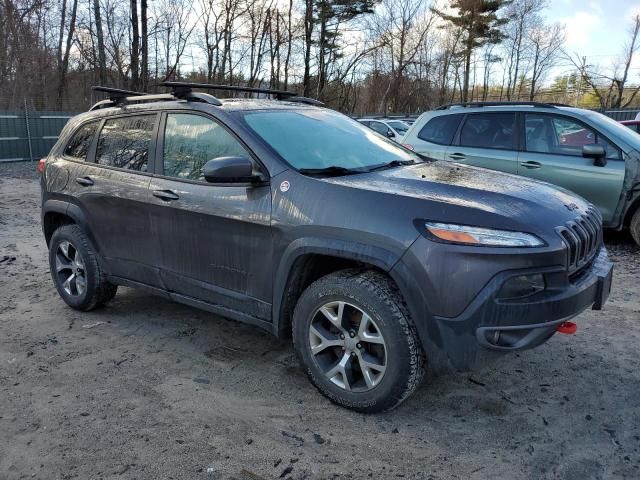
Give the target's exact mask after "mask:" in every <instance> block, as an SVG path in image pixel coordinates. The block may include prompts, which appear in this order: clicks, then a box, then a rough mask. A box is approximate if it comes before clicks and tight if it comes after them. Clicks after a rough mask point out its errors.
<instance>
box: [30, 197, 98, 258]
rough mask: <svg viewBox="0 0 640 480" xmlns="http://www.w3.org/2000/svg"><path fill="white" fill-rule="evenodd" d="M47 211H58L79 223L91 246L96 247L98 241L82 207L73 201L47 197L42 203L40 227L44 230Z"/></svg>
mask: <svg viewBox="0 0 640 480" xmlns="http://www.w3.org/2000/svg"><path fill="white" fill-rule="evenodd" d="M47 213H60V214H62V215H65V216H67V217H69V218H70V219H71V220H73V222H74V223H75V224H77V225H79V226H80V227H81V228H82V229H83V230H84V232H85V233H86V234H87V236H88V237H89V240H91V243H92V244H93V248H94V249H97V246H98V243H97V242H96V239H95V238H94V237H93V234H92V233H91V229H90V228H88V224H87V218H86V215H85V213H84V212H83V211H82V209H81V208H80V207H79V206H78V205H76V204H75V203H71V202H68V201H65V200H57V199H48V200H45V202H44V203H43V204H42V228H43V231H44V218H45V216H46V215H47Z"/></svg>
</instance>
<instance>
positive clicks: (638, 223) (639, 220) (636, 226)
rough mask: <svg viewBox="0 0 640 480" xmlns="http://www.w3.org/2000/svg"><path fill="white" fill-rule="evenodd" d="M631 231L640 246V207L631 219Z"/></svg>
mask: <svg viewBox="0 0 640 480" xmlns="http://www.w3.org/2000/svg"><path fill="white" fill-rule="evenodd" d="M629 230H631V236H632V237H633V239H634V240H635V241H636V243H637V244H638V245H640V207H638V208H637V209H636V211H635V213H634V214H633V217H631V223H630V224H629Z"/></svg>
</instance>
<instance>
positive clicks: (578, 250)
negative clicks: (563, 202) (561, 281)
mask: <svg viewBox="0 0 640 480" xmlns="http://www.w3.org/2000/svg"><path fill="white" fill-rule="evenodd" d="M558 233H559V234H560V236H561V237H562V240H563V241H564V243H565V244H566V246H567V251H568V256H567V267H568V269H569V274H574V273H576V272H578V271H579V270H582V269H583V268H585V267H586V266H588V265H589V264H590V263H591V261H592V260H593V258H594V257H595V255H596V253H597V251H598V249H599V248H600V244H601V243H602V216H601V215H600V212H599V211H598V210H596V209H595V208H589V209H588V210H587V212H586V213H585V214H583V215H580V216H579V217H578V218H576V219H575V220H572V221H570V222H567V224H566V225H565V226H564V227H559V228H558Z"/></svg>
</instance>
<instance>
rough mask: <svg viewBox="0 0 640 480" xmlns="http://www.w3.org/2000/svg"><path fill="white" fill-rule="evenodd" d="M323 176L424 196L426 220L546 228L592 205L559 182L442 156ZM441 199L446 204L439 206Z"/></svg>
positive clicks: (362, 186)
mask: <svg viewBox="0 0 640 480" xmlns="http://www.w3.org/2000/svg"><path fill="white" fill-rule="evenodd" d="M326 181H328V182H332V183H335V184H341V185H344V186H349V187H352V188H358V189H364V190H369V191H376V192H381V193H386V194H390V195H399V196H403V197H411V198H415V199H420V200H426V201H428V202H429V203H430V204H431V205H429V207H427V206H426V204H425V209H424V210H425V213H424V218H428V219H430V220H437V221H445V222H446V221H450V222H461V223H465V224H477V225H487V226H494V227H503V228H512V229H513V228H525V227H527V226H535V225H538V226H540V227H546V228H542V229H543V230H548V227H549V226H550V222H551V223H552V224H553V226H554V227H555V226H559V225H563V224H565V223H566V222H568V221H570V220H573V219H575V218H576V217H577V216H579V215H581V214H584V213H586V211H587V210H588V209H589V208H593V207H591V205H590V204H589V203H588V202H587V201H586V200H584V199H582V198H581V197H579V196H577V195H575V194H573V193H571V192H569V191H568V190H565V189H563V188H561V187H556V186H554V185H550V184H547V183H543V182H539V181H536V180H529V179H526V178H524V177H519V176H517V175H511V174H507V173H502V172H496V171H494V170H487V169H484V168H478V167H470V166H466V165H459V164H455V163H449V162H442V161H435V162H429V163H421V164H418V165H410V166H407V167H399V168H390V169H387V170H381V171H377V172H371V173H366V174H361V175H352V176H345V177H333V178H328V179H326ZM444 204H446V205H447V206H448V208H446V209H445V208H437V207H438V205H440V206H444ZM452 207H453V208H452ZM456 207H458V208H456ZM469 209H472V210H475V212H474V215H473V216H469ZM457 217H463V218H464V219H466V221H463V220H460V218H457ZM492 219H493V220H492ZM476 220H477V222H476ZM505 221H507V222H506V224H505ZM529 230H530V229H529Z"/></svg>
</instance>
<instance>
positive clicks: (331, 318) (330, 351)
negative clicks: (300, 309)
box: [309, 301, 387, 392]
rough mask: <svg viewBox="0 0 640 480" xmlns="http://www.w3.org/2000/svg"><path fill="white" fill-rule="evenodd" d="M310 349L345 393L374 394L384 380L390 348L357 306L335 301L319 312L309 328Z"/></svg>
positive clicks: (317, 311) (315, 313) (331, 380)
mask: <svg viewBox="0 0 640 480" xmlns="http://www.w3.org/2000/svg"><path fill="white" fill-rule="evenodd" d="M309 345H310V347H311V355H312V357H313V360H314V362H315V363H316V365H317V366H318V367H319V368H320V370H321V371H322V373H323V374H324V375H325V377H326V378H327V379H328V380H329V381H330V382H332V383H333V384H335V385H337V386H338V387H340V388H342V389H344V390H347V391H355V392H365V391H368V390H371V389H372V388H374V387H375V386H376V385H378V384H379V383H380V381H381V380H382V377H383V376H384V373H385V370H386V367H387V365H386V361H387V347H386V344H385V341H384V338H383V336H382V333H381V331H380V329H379V328H378V325H376V323H375V321H374V320H373V319H372V318H371V317H370V316H369V315H368V314H367V313H366V312H364V311H363V310H362V309H360V308H358V307H356V306H355V305H352V304H350V303H347V302H342V301H335V302H329V303H325V304H324V305H322V306H321V307H320V308H318V309H317V310H316V311H315V312H314V314H313V317H312V320H311V324H310V326H309Z"/></svg>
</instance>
